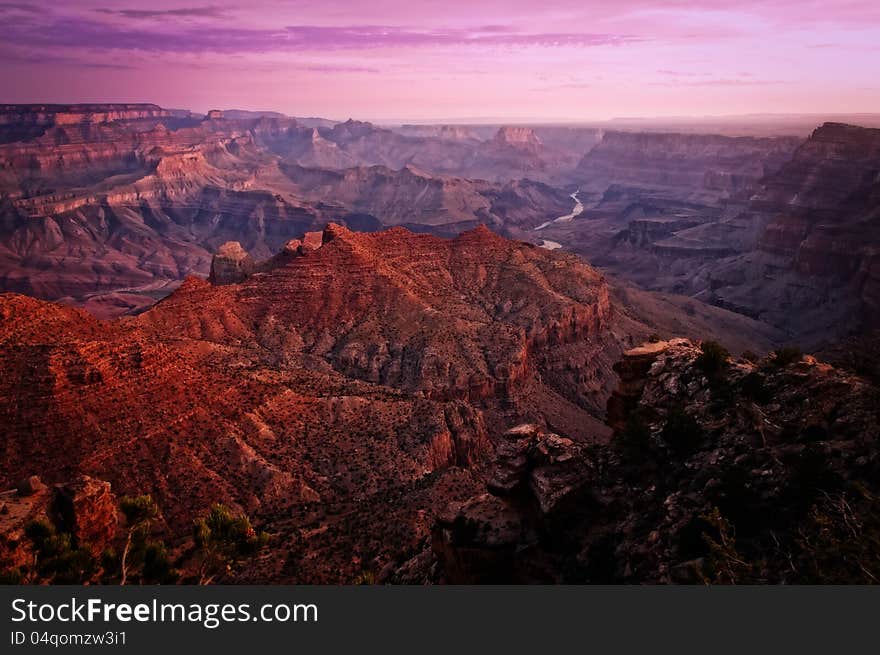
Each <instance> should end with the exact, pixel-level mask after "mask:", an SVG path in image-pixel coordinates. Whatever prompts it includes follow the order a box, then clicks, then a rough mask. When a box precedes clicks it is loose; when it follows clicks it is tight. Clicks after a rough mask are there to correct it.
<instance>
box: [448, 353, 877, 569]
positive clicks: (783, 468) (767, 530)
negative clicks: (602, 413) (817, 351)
mask: <svg viewBox="0 0 880 655" xmlns="http://www.w3.org/2000/svg"><path fill="white" fill-rule="evenodd" d="M617 368H618V371H619V373H620V375H621V383H620V386H619V387H618V389H617V391H616V392H615V394H614V396H613V397H612V398H611V400H610V401H609V411H608V416H609V420H610V422H611V423H612V425H613V427H614V430H615V434H614V439H613V441H612V442H611V444H610V445H606V444H591V445H582V444H578V443H575V442H572V441H571V440H569V439H565V438H563V437H560V436H558V435H555V434H552V433H549V432H547V431H545V430H541V429H539V428H538V427H537V426H534V425H522V426H519V427H517V428H514V429H513V430H510V431H509V432H507V434H506V435H504V437H503V439H502V441H501V443H500V444H499V446H498V448H497V454H496V458H495V463H494V470H493V473H492V475H491V477H490V479H489V482H488V484H487V488H486V492H485V493H483V494H481V495H477V496H474V497H472V498H471V499H469V500H467V501H464V502H462V503H458V504H455V505H452V506H450V508H449V509H448V510H447V512H446V513H445V514H444V515H442V516H441V517H440V519H439V520H438V521H437V522H436V523H435V526H434V531H433V551H434V555H435V558H436V561H437V562H438V564H439V568H438V569H437V570H435V573H434V574H435V575H436V576H437V578H438V579H442V580H445V581H447V582H453V583H488V582H528V583H533V582H545V583H548V582H557V583H558V582H589V583H701V582H713V581H714V582H728V583H804V582H876V581H877V577H876V576H877V575H878V574H880V558H878V552H877V549H876V544H877V539H878V536H880V520H878V519H880V503H878V500H877V495H876V494H877V492H878V480H880V475H878V474H880V448H878V434H877V426H878V425H880V421H878V419H880V416H878V414H880V395H878V390H877V389H876V388H875V387H873V386H871V385H869V384H868V383H867V382H865V381H864V380H863V379H861V378H859V377H857V376H854V375H850V374H848V373H845V372H842V371H840V370H838V369H835V368H833V367H831V366H829V365H827V364H822V363H819V362H816V361H815V360H814V359H812V358H810V357H800V356H799V355H798V354H797V353H794V352H791V351H780V352H778V353H777V354H775V355H771V356H770V357H768V358H766V359H764V360H762V361H758V362H751V361H746V360H744V359H738V360H732V359H729V358H728V357H727V355H726V353H724V352H723V350H720V349H718V350H716V349H715V348H714V346H713V345H708V346H707V345H706V344H704V345H703V347H702V348H700V347H698V346H697V345H696V344H694V343H691V342H690V341H687V340H673V341H668V342H658V343H651V344H646V345H645V346H643V347H640V348H636V349H633V350H630V351H629V352H627V353H625V355H624V357H623V359H622V361H621V362H620V364H619V365H618V366H617Z"/></svg>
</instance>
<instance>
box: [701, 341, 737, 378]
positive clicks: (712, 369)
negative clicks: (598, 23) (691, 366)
mask: <svg viewBox="0 0 880 655" xmlns="http://www.w3.org/2000/svg"><path fill="white" fill-rule="evenodd" d="M729 357H730V353H729V352H727V349H726V348H725V347H724V346H722V345H721V344H720V343H718V342H717V341H704V342H703V343H702V344H700V355H699V356H698V357H697V359H696V361H695V362H694V363H695V364H696V365H697V367H698V368H700V369H701V370H702V371H703V373H705V374H706V377H708V378H710V379H713V378H717V377H719V375H720V374H721V373H722V372H723V371H724V369H725V368H727V360H728V358H729Z"/></svg>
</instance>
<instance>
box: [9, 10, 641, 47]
mask: <svg viewBox="0 0 880 655" xmlns="http://www.w3.org/2000/svg"><path fill="white" fill-rule="evenodd" d="M203 9H207V8H203ZM144 11H147V10H144ZM170 11H175V10H170ZM176 11H194V10H191V9H190V10H176ZM148 13H155V12H152V10H150V11H149V12H148ZM166 13H168V12H166ZM0 36H2V37H3V40H5V41H6V42H7V43H10V44H19V45H23V46H24V45H29V46H32V47H44V48H57V47H67V48H88V49H89V50H141V51H147V52H174V53H197V52H215V53H227V54H231V53H261V52H292V51H293V52H296V51H300V52H305V51H330V50H368V49H379V48H424V47H436V46H455V47H467V46H509V47H560V46H568V47H592V46H604V45H621V44H625V43H630V42H634V41H640V40H641V39H640V38H639V37H637V36H633V35H626V34H593V33H580V32H571V33H557V32H548V33H541V32H536V33H520V32H512V31H509V30H500V29H491V30H489V31H485V30H483V29H479V28H478V29H416V28H408V27H397V26H369V25H367V26H365V25H352V26H340V27H336V26H332V27H331V26H313V25H292V26H287V27H282V28H280V29H275V30H271V29H257V28H244V27H228V26H225V25H218V24H209V25H200V26H199V27H194V26H192V25H178V24H174V25H170V24H166V23H164V22H163V23H160V24H158V25H155V26H151V27H150V28H146V27H136V26H128V25H117V24H111V23H106V22H101V21H95V20H89V19H84V18H79V17H62V16H58V17H55V18H53V19H50V20H49V21H48V22H47V23H46V24H41V25H39V26H35V25H34V24H26V23H10V24H7V25H6V26H4V27H3V28H0Z"/></svg>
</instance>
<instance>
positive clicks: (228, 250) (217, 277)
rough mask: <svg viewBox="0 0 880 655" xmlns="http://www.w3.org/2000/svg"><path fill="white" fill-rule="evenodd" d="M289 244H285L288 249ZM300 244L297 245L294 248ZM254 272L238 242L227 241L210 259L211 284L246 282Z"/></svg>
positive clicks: (245, 252)
mask: <svg viewBox="0 0 880 655" xmlns="http://www.w3.org/2000/svg"><path fill="white" fill-rule="evenodd" d="M289 245H290V242H288V243H287V244H285V250H286V249H288V246H289ZM300 245H301V244H300V243H297V244H296V246H295V247H297V248H298V247H299V246H300ZM253 272H254V261H253V260H252V259H251V256H250V255H249V254H248V253H247V251H246V250H245V249H244V248H242V247H241V244H240V243H239V242H238V241H227V242H226V243H224V244H223V245H222V246H220V247H219V248H218V249H217V253H216V254H215V255H214V257H213V258H212V259H211V274H210V276H208V281H209V282H210V283H211V284H235V283H237V282H242V281H243V280H246V279H247V278H248V277H249V276H250V274H251V273H253Z"/></svg>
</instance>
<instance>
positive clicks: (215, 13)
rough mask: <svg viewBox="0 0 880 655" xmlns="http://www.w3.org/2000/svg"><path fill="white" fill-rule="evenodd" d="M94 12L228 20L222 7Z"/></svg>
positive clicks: (105, 10) (114, 14) (153, 17)
mask: <svg viewBox="0 0 880 655" xmlns="http://www.w3.org/2000/svg"><path fill="white" fill-rule="evenodd" d="M95 11H97V12H99V13H102V14H110V15H112V16H122V17H123V18H134V19H162V18H228V17H229V16H228V14H227V13H226V9H224V8H222V7H214V6H207V7H179V8H177V9H107V8H102V9H96V10H95Z"/></svg>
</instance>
